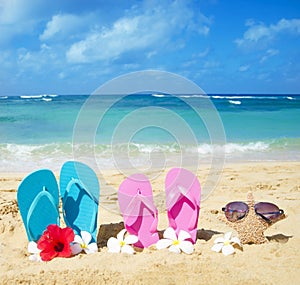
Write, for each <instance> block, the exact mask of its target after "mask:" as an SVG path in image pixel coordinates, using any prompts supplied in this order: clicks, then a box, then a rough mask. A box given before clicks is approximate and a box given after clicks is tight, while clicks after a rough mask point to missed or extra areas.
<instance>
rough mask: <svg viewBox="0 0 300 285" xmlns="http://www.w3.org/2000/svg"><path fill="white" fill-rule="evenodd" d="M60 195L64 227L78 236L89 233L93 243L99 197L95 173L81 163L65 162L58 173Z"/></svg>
mask: <svg viewBox="0 0 300 285" xmlns="http://www.w3.org/2000/svg"><path fill="white" fill-rule="evenodd" d="M60 195H61V199H62V208H63V216H64V219H65V223H66V225H67V226H68V227H71V228H72V229H73V230H74V231H75V233H76V234H78V235H80V232H81V231H87V232H89V233H90V234H91V235H92V240H93V241H94V242H95V241H96V240H97V237H96V233H97V215H98V204H99V195H100V189H99V182H98V178H97V176H96V174H95V172H94V171H93V170H92V169H91V168H90V167H88V166H87V165H85V164H83V163H81V162H76V161H67V162H66V163H65V164H64V165H63V166H62V169H61V172H60Z"/></svg>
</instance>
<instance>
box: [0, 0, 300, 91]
mask: <svg viewBox="0 0 300 285" xmlns="http://www.w3.org/2000/svg"><path fill="white" fill-rule="evenodd" d="M145 69H155V70H163V71H168V72H174V73H176V74H179V75H182V76H184V77H186V78H188V79H190V80H192V81H194V82H195V83H197V84H198V85H199V86H200V87H201V88H202V89H203V90H204V91H205V92H207V93H234V94H241V93H244V94H245V93H248V94H249V93H289V94H298V93H300V1H298V0H244V1H241V0H231V1H228V0H227V1H226V0H199V1H197V0H194V1H192V0H191V1H189V0H182V1H169V0H159V1H158V0H143V1H137V0H127V1H124V0H111V1H108V0H95V1H86V0H51V1H50V0H48V1H40V0H0V86H1V90H0V95H2V96H3V95H22V94H40V93H57V94H89V93H91V92H93V91H94V90H95V89H96V88H97V87H98V86H100V85H101V84H103V83H105V82H106V81H107V80H110V79H113V78H115V77H116V76H119V75H122V74H126V73H129V72H133V71H140V70H145Z"/></svg>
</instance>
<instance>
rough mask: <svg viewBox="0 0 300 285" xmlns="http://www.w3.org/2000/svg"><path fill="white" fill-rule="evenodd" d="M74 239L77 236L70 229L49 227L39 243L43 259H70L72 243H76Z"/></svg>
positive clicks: (56, 226)
mask: <svg viewBox="0 0 300 285" xmlns="http://www.w3.org/2000/svg"><path fill="white" fill-rule="evenodd" d="M74 237H75V234H74V232H73V230H72V229H71V228H69V227H67V228H64V229H62V228H60V227H59V226H58V225H49V226H48V227H47V229H46V230H45V231H44V233H43V235H42V236H41V237H40V239H39V240H38V242H37V247H38V249H40V250H41V253H40V256H41V259H42V260H43V261H50V260H51V259H53V258H54V257H70V256H71V254H72V251H71V246H70V243H71V242H73V241H74Z"/></svg>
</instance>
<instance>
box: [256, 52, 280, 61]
mask: <svg viewBox="0 0 300 285" xmlns="http://www.w3.org/2000/svg"><path fill="white" fill-rule="evenodd" d="M278 53H279V51H278V50H277V49H268V50H267V51H266V54H265V55H264V56H263V57H262V58H261V60H260V62H261V63H263V62H264V61H266V60H267V59H268V58H270V57H273V56H275V55H277V54H278Z"/></svg>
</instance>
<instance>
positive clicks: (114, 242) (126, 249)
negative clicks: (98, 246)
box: [107, 229, 139, 254]
mask: <svg viewBox="0 0 300 285" xmlns="http://www.w3.org/2000/svg"><path fill="white" fill-rule="evenodd" d="M125 233H126V229H123V230H121V231H120V232H119V233H118V235H117V238H115V237H111V238H109V240H108V241H107V247H108V252H113V253H119V252H121V253H128V254H133V253H134V252H135V251H134V249H133V247H132V246H131V244H134V243H136V242H138V240H139V239H138V237H137V236H135V235H127V236H126V237H125V238H124V235H125Z"/></svg>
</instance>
